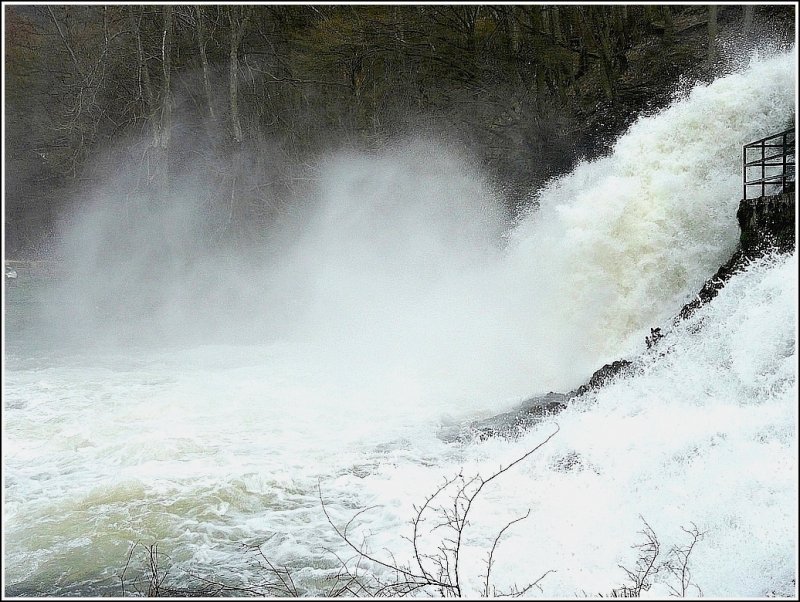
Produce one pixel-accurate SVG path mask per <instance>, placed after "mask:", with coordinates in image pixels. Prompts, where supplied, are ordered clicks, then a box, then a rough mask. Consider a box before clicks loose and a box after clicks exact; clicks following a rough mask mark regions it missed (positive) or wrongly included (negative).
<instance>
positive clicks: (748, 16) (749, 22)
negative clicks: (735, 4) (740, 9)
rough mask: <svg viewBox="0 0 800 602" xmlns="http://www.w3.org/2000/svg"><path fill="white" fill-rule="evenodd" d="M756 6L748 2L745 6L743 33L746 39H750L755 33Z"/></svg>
mask: <svg viewBox="0 0 800 602" xmlns="http://www.w3.org/2000/svg"><path fill="white" fill-rule="evenodd" d="M754 12H755V7H754V6H753V5H752V4H747V5H745V7H744V17H743V19H742V34H743V35H744V38H745V40H747V41H749V40H750V37H751V36H752V35H753V13H754Z"/></svg>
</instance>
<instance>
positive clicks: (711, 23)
mask: <svg viewBox="0 0 800 602" xmlns="http://www.w3.org/2000/svg"><path fill="white" fill-rule="evenodd" d="M716 57H717V6H716V5H714V4H712V5H711V6H709V7H708V65H709V67H710V66H711V65H712V63H713V62H714V60H715V59H716Z"/></svg>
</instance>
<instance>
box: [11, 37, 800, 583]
mask: <svg viewBox="0 0 800 602" xmlns="http://www.w3.org/2000/svg"><path fill="white" fill-rule="evenodd" d="M795 65H796V54H795V52H794V51H792V52H790V53H787V54H782V55H778V56H774V57H771V58H766V59H759V60H754V61H753V62H752V64H751V65H750V66H749V67H748V68H747V69H744V70H742V71H741V72H738V73H734V74H732V75H728V76H726V77H723V78H721V79H718V80H717V81H715V82H714V83H712V84H710V85H703V86H698V87H696V88H694V89H693V90H692V91H691V92H690V93H689V94H688V95H687V96H686V97H685V98H682V99H679V100H676V101H675V102H674V103H673V105H672V106H671V107H670V108H668V109H667V110H665V111H663V112H661V113H659V114H658V115H655V116H652V117H647V118H642V119H640V120H639V121H638V122H637V123H636V124H635V125H634V126H633V127H632V128H631V129H630V130H629V131H628V132H627V133H626V134H625V135H624V136H623V137H622V138H620V140H619V141H618V143H617V144H616V146H615V148H614V152H613V153H612V154H611V155H610V156H608V157H606V158H603V159H600V160H598V161H594V162H590V163H585V164H582V165H580V166H578V168H577V169H576V170H575V171H574V172H573V173H571V174H569V175H567V176H565V177H564V178H561V179H559V180H557V181H554V182H552V183H551V184H550V185H549V186H548V187H547V188H546V189H545V190H543V191H541V193H540V194H539V198H538V200H539V205H540V208H539V210H537V211H535V212H532V213H530V214H529V215H527V216H524V217H523V218H522V219H520V220H519V221H518V222H517V223H515V224H509V223H508V219H507V216H506V215H504V214H503V212H502V211H501V210H499V209H498V207H500V203H499V200H498V199H497V196H496V195H495V194H494V193H493V191H492V189H491V186H490V185H489V184H487V182H485V181H484V180H483V179H482V178H481V177H479V176H478V175H475V173H474V171H472V170H470V169H469V168H467V167H466V166H465V163H464V162H463V161H461V160H460V159H459V158H458V157H457V156H456V155H454V154H453V153H452V152H449V151H447V150H445V149H440V148H438V147H437V146H436V145H433V144H431V143H422V142H407V143H404V144H398V145H397V147H395V148H392V149H388V150H386V151H384V152H382V153H380V154H378V155H373V156H363V155H357V154H353V155H348V156H339V157H337V158H333V159H331V160H330V161H328V162H327V163H326V164H325V165H324V167H323V168H322V170H321V175H320V185H319V190H318V191H316V192H315V193H314V194H313V195H312V196H311V197H309V199H307V201H306V204H305V205H304V208H303V211H304V213H302V219H301V220H298V222H297V223H294V224H290V225H287V226H286V232H285V237H284V240H283V241H282V243H281V244H280V245H277V247H279V248H280V249H282V251H281V254H280V255H279V256H271V261H270V262H269V263H266V262H265V263H264V264H258V263H257V262H247V261H245V260H244V259H242V260H241V261H229V260H228V259H225V260H220V259H219V258H214V259H212V258H209V257H203V258H202V260H201V261H194V255H195V254H196V253H200V251H199V249H200V247H201V246H202V245H201V244H198V243H197V241H196V240H195V239H194V238H193V236H194V235H195V233H196V230H194V229H193V228H194V227H195V222H193V221H192V219H187V216H192V215H194V213H193V211H194V210H196V209H197V205H196V204H192V202H190V201H186V199H185V198H184V199H177V198H176V199H174V200H172V202H170V203H169V206H168V208H166V209H164V210H163V212H162V213H161V214H160V215H158V219H151V220H150V221H147V219H146V218H142V219H141V220H139V221H136V222H134V224H133V225H132V224H131V222H130V221H127V222H126V221H125V220H130V219H131V213H130V212H128V211H123V210H121V209H119V206H118V205H114V204H113V203H110V202H108V198H107V197H106V196H104V194H105V195H107V194H108V193H107V192H102V191H99V192H96V196H97V199H98V204H97V205H96V206H93V207H92V208H91V209H90V210H89V211H87V212H86V214H85V215H80V216H76V219H75V220H74V222H73V224H72V231H71V237H70V236H69V235H68V237H67V240H68V245H67V250H68V253H71V255H70V256H71V257H72V258H74V259H75V261H74V263H72V264H70V265H69V271H68V273H69V274H71V275H72V277H73V281H72V283H68V284H67V285H66V286H60V287H56V288H53V287H52V286H49V285H47V284H46V283H44V284H43V283H37V282H34V281H28V282H25V281H21V282H19V284H18V285H16V286H15V287H14V288H11V289H9V290H7V294H8V300H7V307H6V312H7V313H6V326H7V335H6V336H7V339H6V369H5V375H4V376H5V379H4V380H5V383H4V387H3V388H4V406H5V407H4V419H5V430H4V446H3V453H4V479H5V482H4V492H5V503H4V533H5V583H6V586H7V588H8V591H9V592H11V593H15V592H16V593H31V594H35V593H39V594H50V595H58V594H97V593H103V594H120V593H121V589H120V586H119V578H118V575H119V573H120V572H121V570H122V568H123V566H124V564H125V561H126V555H127V552H128V549H129V546H130V545H131V543H132V542H137V541H140V542H142V543H145V544H149V543H152V542H154V541H157V542H159V543H160V550H161V551H162V552H164V553H167V554H169V556H170V561H169V564H170V566H171V567H172V570H171V572H170V574H171V575H174V578H173V581H172V582H173V583H177V584H180V583H181V579H182V575H185V572H186V571H192V572H194V573H196V574H200V575H205V576H211V577H214V578H217V579H220V580H222V581H227V582H230V583H243V582H245V583H246V582H248V581H249V582H251V583H252V582H254V581H255V580H257V579H258V577H259V572H260V571H259V569H258V568H257V567H256V566H255V565H254V563H253V558H252V557H251V556H250V555H248V554H247V553H245V551H243V550H242V549H241V547H240V545H241V544H263V546H262V549H263V551H264V552H265V554H266V555H267V557H269V558H270V560H272V561H273V562H274V563H276V564H279V565H284V564H285V565H288V566H289V567H292V568H293V570H294V578H295V581H296V582H297V583H298V585H299V586H300V588H301V589H302V590H303V591H304V592H307V593H310V594H315V593H316V594H319V593H323V592H324V591H325V589H324V588H325V584H324V580H323V578H324V577H325V575H327V574H330V572H331V571H335V565H336V562H335V557H334V556H333V553H338V554H340V555H341V554H346V553H347V549H346V547H345V545H344V544H343V542H342V541H341V540H340V539H339V538H338V537H337V536H336V534H335V533H334V531H333V530H332V528H331V527H330V525H329V524H328V522H327V520H326V518H325V515H324V513H323V511H322V508H321V505H320V499H319V497H320V492H321V495H322V497H323V498H324V499H325V503H326V508H327V510H328V512H329V513H330V516H331V518H332V520H333V522H334V523H336V524H337V525H342V524H344V523H345V522H347V520H349V518H350V517H351V516H353V515H354V514H355V513H356V512H358V511H359V510H362V509H365V508H370V510H368V511H366V512H364V513H363V514H361V515H359V517H358V519H357V520H356V521H355V522H354V524H353V527H352V529H353V534H354V535H353V537H354V539H356V540H357V541H358V543H361V541H362V539H363V540H364V541H365V542H366V544H365V545H367V546H368V549H369V550H370V551H371V552H372V553H374V555H375V556H378V557H380V558H383V559H386V560H387V561H388V560H389V559H390V558H392V556H391V555H394V558H395V559H396V560H397V561H398V562H405V561H407V560H410V559H411V558H412V550H411V548H410V545H409V543H408V541H407V540H406V539H404V536H406V537H408V536H410V535H411V526H410V524H409V522H408V521H409V519H410V518H411V517H412V515H413V512H414V510H413V505H414V504H417V505H419V504H421V503H422V502H423V501H424V499H425V496H426V495H429V494H430V493H432V492H433V491H435V489H436V488H437V486H439V485H440V484H441V483H442V480H443V479H444V478H446V477H451V476H453V475H455V474H458V473H461V474H463V475H465V476H470V475H473V474H477V473H480V474H481V475H483V476H484V477H486V476H488V475H490V474H492V473H493V472H495V471H496V470H497V469H498V468H499V467H500V466H501V465H503V466H506V465H508V463H509V462H511V461H512V460H514V459H515V458H517V457H519V456H521V455H522V454H524V453H525V451H526V450H528V449H531V448H532V447H534V446H535V445H537V444H538V443H539V442H541V441H543V440H544V439H545V438H546V437H547V436H549V435H550V434H551V433H552V432H553V431H554V430H555V429H556V427H555V425H556V424H557V425H558V427H559V429H560V430H559V432H558V433H557V434H556V435H555V437H553V439H551V440H550V441H549V442H548V443H547V444H546V445H545V446H543V447H542V448H541V449H540V450H539V451H537V452H536V453H535V454H533V455H532V456H530V457H529V458H527V459H526V460H525V461H524V462H522V463H520V464H518V465H516V466H514V468H513V469H511V470H510V471H509V472H507V473H505V474H503V475H502V476H500V477H498V478H497V479H495V480H493V481H492V482H491V483H490V484H488V485H487V486H486V488H485V489H484V491H483V492H482V494H481V496H480V497H479V498H478V499H477V500H476V502H475V507H474V509H473V510H472V518H471V521H470V524H469V526H468V527H467V528H466V530H465V532H464V540H463V542H462V555H461V579H462V585H463V591H464V593H466V594H470V593H473V594H474V593H481V591H482V589H483V587H484V577H483V575H484V574H485V560H486V558H487V554H488V552H489V550H490V549H491V547H492V543H493V541H494V538H495V536H496V535H497V534H498V532H499V531H500V530H501V529H502V528H503V527H504V526H505V525H506V524H507V523H508V522H509V521H510V520H513V519H515V518H517V517H519V516H522V515H524V514H525V513H526V512H527V511H528V510H530V516H529V517H528V518H527V519H525V520H523V521H520V522H518V523H515V524H514V525H513V527H512V528H510V529H509V530H508V531H506V532H505V534H504V535H503V537H502V539H501V540H500V542H499V545H498V547H497V549H496V551H495V555H494V566H493V569H492V575H491V584H490V585H491V586H494V587H496V588H497V590H498V591H508V590H509V589H510V588H511V587H512V586H513V585H514V584H517V585H519V586H522V587H524V585H525V584H526V583H528V582H530V581H533V580H535V579H537V578H538V577H539V576H541V575H542V574H544V573H546V572H547V571H551V570H552V571H554V572H551V573H548V574H547V576H546V577H545V578H544V579H543V580H542V581H541V583H540V586H541V588H542V589H541V592H540V590H538V589H535V588H534V589H532V590H530V591H529V592H528V595H537V594H540V593H542V594H543V595H545V596H548V597H553V596H556V597H573V596H582V595H588V596H595V595H599V594H603V595H609V594H610V593H611V590H612V589H613V588H615V587H618V586H620V585H622V584H624V583H625V574H624V572H623V571H622V569H621V568H620V566H619V565H623V566H626V567H633V566H634V564H635V562H636V558H637V551H636V550H635V549H633V548H632V547H631V546H632V545H634V544H637V543H641V539H642V535H641V533H640V531H641V530H642V529H643V519H644V520H646V521H647V523H648V524H649V525H650V526H651V527H652V529H653V531H654V532H655V533H656V535H657V536H658V538H659V541H660V543H661V547H662V550H663V554H664V555H667V554H668V551H669V550H670V549H671V548H672V547H673V546H682V545H685V544H687V543H689V542H688V541H687V533H686V532H684V531H683V530H682V527H685V528H687V529H689V528H690V527H691V525H692V524H694V525H696V526H697V528H698V529H699V530H701V531H703V532H704V536H703V538H702V539H701V541H700V542H698V544H697V545H696V547H695V549H694V550H693V552H692V556H691V571H692V583H693V584H696V585H697V586H699V587H700V588H701V589H702V592H703V593H704V594H705V595H712V596H763V595H767V594H770V593H772V592H775V593H777V594H785V595H788V594H791V593H793V591H794V587H795V583H796V549H797V527H798V525H797V514H796V507H797V501H798V500H797V478H798V475H797V451H798V450H797V431H796V421H797V406H796V400H797V373H796V363H797V349H796V317H797V255H796V253H794V254H791V255H788V256H782V257H772V256H771V257H765V258H763V259H761V260H759V261H757V262H754V263H753V264H751V265H750V266H749V267H748V268H747V269H746V270H745V271H744V272H742V273H740V274H738V275H736V276H735V277H734V278H733V279H732V280H731V281H730V282H729V284H728V285H727V286H726V287H725V288H724V289H723V290H722V291H721V292H720V294H719V296H718V297H717V298H716V299H715V300H714V301H713V302H712V303H711V304H709V305H707V306H705V307H703V308H702V309H701V310H700V311H698V312H697V313H696V314H695V315H694V316H693V317H692V318H690V319H689V320H686V321H684V322H681V323H680V324H678V325H677V326H668V325H669V318H670V317H671V316H672V315H674V314H675V313H676V312H677V311H678V309H679V308H680V307H681V305H682V304H683V303H685V302H686V301H688V300H689V299H691V297H692V295H693V294H694V293H695V292H696V291H697V290H698V289H699V287H700V286H701V284H702V282H703V281H704V280H705V279H706V278H707V277H709V276H710V275H711V274H712V273H713V272H714V271H715V270H716V268H717V267H718V266H719V265H720V264H721V263H723V262H724V261H725V260H727V259H728V257H729V256H730V254H731V252H732V251H733V249H734V247H735V244H736V240H737V237H738V230H737V225H736V221H735V211H736V206H737V203H738V199H739V197H740V163H739V162H740V152H741V145H742V144H743V143H745V142H747V141H750V140H752V139H756V138H760V137H763V136H765V135H768V134H771V133H773V132H775V131H779V130H782V129H784V128H785V127H786V126H787V124H789V123H791V122H792V121H793V118H794V106H795V77H796V75H795ZM187 196H191V195H187ZM129 200H130V199H128V201H129ZM137 219H138V218H137ZM68 234H69V233H68ZM165 239H169V240H170V241H171V242H170V244H171V245H172V247H171V248H169V249H167V250H166V251H164V249H163V248H162V247H160V246H159V245H162V244H164V240H165ZM170 258H171V260H172V263H171V264H170V265H165V264H166V263H167V261H168V259H170ZM234 259H237V258H234ZM54 299H56V300H57V304H56V305H57V306H58V309H59V311H58V312H57V311H54V310H53V308H52V306H53V300H54ZM39 309H43V311H39ZM59 312H60V313H59ZM42 316H45V317H47V319H40V318H42ZM55 317H57V318H58V321H57V322H54V318H55ZM657 325H658V326H662V327H663V328H664V329H665V337H664V338H663V339H662V341H661V342H660V343H659V345H658V346H657V347H654V348H653V349H652V350H650V351H647V352H645V351H644V350H643V347H644V345H643V339H644V335H645V334H646V333H647V332H649V328H650V327H652V326H657ZM159 339H162V340H163V341H169V342H168V343H167V342H161V341H160V340H159ZM635 354H640V355H639V356H638V359H637V360H636V368H637V371H636V372H635V375H633V376H630V377H627V378H623V379H621V380H618V381H617V382H615V383H613V384H612V385H610V386H607V387H605V388H604V389H602V390H600V391H597V392H594V393H591V394H587V395H584V396H583V397H582V398H580V399H579V400H577V401H576V402H575V403H573V404H572V405H571V406H570V407H569V408H568V409H567V410H565V411H564V412H562V413H561V414H559V415H557V416H555V417H552V418H551V419H548V420H546V421H545V422H543V423H542V424H540V425H538V426H536V427H535V428H533V429H531V430H530V431H528V432H526V433H523V434H521V435H520V437H518V438H516V439H513V440H507V439H499V438H498V439H489V440H485V441H473V442H452V441H446V440H444V438H441V437H439V436H438V434H439V432H440V429H441V427H442V426H447V425H452V424H454V423H455V424H457V423H461V422H463V421H466V420H469V419H472V418H477V417H485V416H489V415H491V414H495V413H498V412H501V411H505V410H508V409H509V408H510V407H512V406H513V405H514V404H515V403H517V402H518V401H520V400H521V399H523V398H524V397H526V396H528V395H530V394H536V393H543V392H546V391H548V390H567V389H569V388H572V387H574V386H575V385H577V384H580V383H581V382H582V381H584V380H585V379H586V378H587V377H588V376H589V375H590V374H591V372H592V371H593V370H594V369H596V368H597V367H599V366H600V365H602V364H603V363H604V362H606V361H608V360H611V359H615V358H617V357H622V356H626V355H628V356H633V355H635ZM436 536H437V532H436V531H434V532H433V533H428V534H426V540H425V545H426V546H434V547H435V545H436V541H437V540H436ZM371 568H372V570H375V571H377V572H378V573H380V572H381V571H382V570H383V569H381V567H375V566H373V567H371ZM130 570H131V572H132V573H135V572H136V567H135V566H132V567H131V568H130ZM261 572H262V574H263V571H261ZM671 579H672V577H671V576H670V574H669V573H668V571H666V570H662V571H661V572H660V573H658V574H657V575H656V577H655V583H654V585H653V587H652V588H651V590H650V592H649V593H652V594H653V595H656V596H664V595H668V594H669V592H670V590H669V587H670V585H673V586H674V585H675V581H674V580H671ZM689 593H696V590H694V589H692V590H691V591H690V592H689Z"/></svg>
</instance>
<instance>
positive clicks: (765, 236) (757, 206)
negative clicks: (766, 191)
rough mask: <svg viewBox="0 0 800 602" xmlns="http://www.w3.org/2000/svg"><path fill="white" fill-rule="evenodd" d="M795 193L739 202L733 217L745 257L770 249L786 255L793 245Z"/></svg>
mask: <svg viewBox="0 0 800 602" xmlns="http://www.w3.org/2000/svg"><path fill="white" fill-rule="evenodd" d="M794 197H795V195H794V192H784V193H783V194H779V195H775V196H769V197H761V198H758V199H745V200H743V201H742V202H741V203H739V210H738V211H737V212H736V218H737V219H738V220H739V227H740V228H741V230H742V234H741V236H740V238H739V244H740V246H741V250H742V252H743V253H744V254H745V255H747V256H754V255H758V254H760V253H762V252H764V251H766V250H769V249H773V248H774V249H777V250H778V251H780V252H782V253H786V252H789V251H791V250H792V249H794V246H795V225H794V214H795V208H794V205H795V198H794Z"/></svg>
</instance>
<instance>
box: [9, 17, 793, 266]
mask: <svg viewBox="0 0 800 602" xmlns="http://www.w3.org/2000/svg"><path fill="white" fill-rule="evenodd" d="M4 9H5V26H6V29H5V44H6V47H5V48H6V63H5V86H6V88H5V90H6V106H5V109H6V134H5V158H6V173H5V176H6V179H5V181H6V199H5V202H6V205H5V207H6V209H5V211H6V214H5V219H6V222H5V236H6V254H7V256H8V257H11V258H17V257H33V256H42V255H46V254H47V253H48V251H49V249H50V248H51V245H52V241H53V236H54V232H55V231H56V229H57V224H58V221H59V219H61V216H63V215H65V214H67V213H69V212H70V210H71V208H72V207H74V204H76V203H78V204H79V203H81V191H84V190H87V189H90V188H91V187H92V186H95V185H97V184H98V183H100V182H103V181H105V180H107V179H109V178H111V176H113V178H114V179H115V180H116V181H118V182H121V183H122V184H121V188H120V191H121V193H124V194H133V193H135V194H136V195H139V197H142V198H146V199H148V201H147V202H149V203H164V202H169V199H170V190H171V189H173V188H174V187H176V186H179V185H180V184H179V183H180V182H181V181H185V180H186V178H192V179H193V181H194V183H195V184H196V185H199V189H201V190H204V191H206V192H205V194H207V198H206V199H205V201H206V202H207V204H208V207H209V211H210V212H211V213H210V214H211V215H213V216H214V219H215V220H216V221H217V222H218V224H217V225H218V227H217V228H216V229H215V232H217V233H219V236H218V237H217V239H216V242H217V243H220V244H224V243H225V242H226V241H230V240H236V239H242V238H252V237H259V236H262V235H263V233H264V232H266V231H268V229H269V228H268V226H269V224H270V223H271V222H272V220H275V219H277V218H278V217H279V216H280V215H281V212H283V211H285V210H286V207H287V204H288V203H289V202H290V199H292V198H295V196H296V195H297V194H298V192H299V191H301V190H302V188H303V186H306V185H307V183H308V181H310V180H313V177H314V164H315V158H317V157H319V156H320V155H321V154H322V153H325V152H330V151H332V150H337V149H361V150H370V149H377V148H381V147H383V146H384V145H386V144H387V143H388V142H389V141H391V140H392V139H394V138H397V137H402V136H407V135H409V134H412V133H422V134H425V135H431V136H436V137H437V139H440V140H445V141H447V143H448V144H451V145H453V146H454V147H456V148H459V149H462V150H463V152H464V154H465V156H467V157H469V158H470V159H471V160H474V161H475V162H477V163H478V164H480V165H481V167H482V168H483V170H484V171H485V172H486V173H487V174H489V175H490V176H491V177H492V178H494V179H496V181H497V182H498V184H502V189H503V191H504V193H505V196H506V198H507V199H508V203H509V204H510V205H511V206H512V209H513V208H518V207H519V206H521V205H522V204H524V203H525V202H526V199H529V198H530V191H531V190H535V188H536V186H537V185H540V184H541V183H542V182H544V181H545V180H546V179H548V178H550V177H552V176H554V175H557V174H559V173H563V172H564V171H565V170H567V169H569V168H570V167H571V166H572V165H573V164H574V163H575V162H576V161H577V160H579V159H581V158H586V157H594V156H597V155H598V154H602V153H603V152H606V151H607V150H608V148H609V146H610V144H612V143H613V140H614V138H615V137H616V136H617V135H618V134H619V133H621V131H623V130H624V129H625V128H626V127H627V126H628V125H629V124H630V123H631V122H632V121H633V119H634V118H635V117H636V116H638V115H640V114H641V113H642V112H645V111H652V110H655V109H657V108H659V107H662V106H664V105H665V104H666V103H667V102H668V101H669V99H670V98H671V95H673V94H674V93H676V90H677V91H679V90H680V84H681V78H684V80H685V78H687V77H688V78H689V79H691V80H694V81H696V80H698V79H700V80H703V79H708V78H710V77H712V76H713V75H714V74H716V73H718V72H720V71H722V70H724V69H726V68H728V67H730V66H731V61H732V60H733V58H732V57H734V55H737V52H738V51H739V50H741V49H743V48H751V47H753V46H754V45H756V44H758V43H762V42H763V41H765V40H769V41H770V43H773V44H774V43H778V44H780V43H784V41H785V40H789V39H791V37H792V35H793V31H794V7H793V6H790V5H777V6H765V5H760V6H742V5H718V6H699V5H693V6H692V5H664V6H657V5H619V6H608V5H605V6H599V5H583V6H580V5H552V6H548V5H496V6H493V5H439V6H436V5H424V6H422V5H420V6H413V5H365V6H353V5H349V6H348V5H339V6H324V5H313V6H311V5H279V4H275V5H258V6H249V5H212V4H203V5H196V6H191V5H169V4H165V5H153V6H148V5H108V6H105V5H101V4H96V5H91V4H90V5H70V6H65V5H16V6H5V7H4ZM732 49H733V50H736V51H737V52H733V51H732ZM738 56H741V53H738ZM684 83H689V82H688V81H684ZM137 198H138V197H137Z"/></svg>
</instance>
